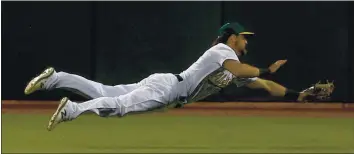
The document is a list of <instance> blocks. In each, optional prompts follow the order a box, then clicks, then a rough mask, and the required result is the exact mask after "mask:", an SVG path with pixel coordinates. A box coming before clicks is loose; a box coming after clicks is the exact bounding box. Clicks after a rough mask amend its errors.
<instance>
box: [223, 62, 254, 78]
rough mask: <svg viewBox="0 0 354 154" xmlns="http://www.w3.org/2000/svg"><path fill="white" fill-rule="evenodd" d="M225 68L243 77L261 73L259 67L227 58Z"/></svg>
mask: <svg viewBox="0 0 354 154" xmlns="http://www.w3.org/2000/svg"><path fill="white" fill-rule="evenodd" d="M224 68H225V69H227V70H228V71H230V72H231V73H232V74H234V75H235V76H237V77H241V78H252V77H258V76H259V75H260V70H259V69H258V68H257V67H254V66H250V65H247V64H242V63H240V62H237V61H233V60H226V61H225V62H224Z"/></svg>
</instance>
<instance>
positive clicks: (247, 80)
mask: <svg viewBox="0 0 354 154" xmlns="http://www.w3.org/2000/svg"><path fill="white" fill-rule="evenodd" d="M257 79H258V78H257V77H253V78H234V79H233V80H232V82H233V83H234V84H236V86H237V87H242V86H244V85H246V84H249V83H251V82H253V81H256V80H257Z"/></svg>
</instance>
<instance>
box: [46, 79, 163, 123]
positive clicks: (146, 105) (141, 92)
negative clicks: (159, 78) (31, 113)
mask: <svg viewBox="0 0 354 154" xmlns="http://www.w3.org/2000/svg"><path fill="white" fill-rule="evenodd" d="M162 97H164V94H161V93H158V92H156V91H155V90H154V89H151V88H149V87H145V86H142V87H140V88H138V89H136V90H134V91H132V92H130V93H128V94H126V95H121V96H118V97H100V98H96V99H93V100H90V101H87V102H83V103H75V102H72V101H70V100H68V99H67V98H64V99H62V101H61V103H60V105H59V107H58V110H57V111H56V112H55V113H54V114H53V116H52V118H51V120H50V122H49V125H48V130H52V129H53V128H54V127H55V125H56V124H58V123H61V122H63V121H71V120H73V119H75V118H77V117H79V115H81V114H82V113H84V112H87V111H90V112H94V113H96V114H97V115H99V116H101V117H108V116H121V117H122V116H124V115H126V114H128V113H135V112H146V111H151V110H154V109H160V108H162V107H165V106H166V105H167V103H166V102H162V101H160V98H162ZM158 100H159V101H158Z"/></svg>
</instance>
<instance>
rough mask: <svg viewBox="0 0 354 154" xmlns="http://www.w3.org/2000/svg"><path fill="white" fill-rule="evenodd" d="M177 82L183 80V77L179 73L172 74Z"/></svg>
mask: <svg viewBox="0 0 354 154" xmlns="http://www.w3.org/2000/svg"><path fill="white" fill-rule="evenodd" d="M174 75H175V76H176V78H177V79H178V81H179V82H181V81H183V78H182V77H181V76H180V75H179V74H174Z"/></svg>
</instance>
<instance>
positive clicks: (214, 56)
mask: <svg viewBox="0 0 354 154" xmlns="http://www.w3.org/2000/svg"><path fill="white" fill-rule="evenodd" d="M251 35H254V33H253V32H248V31H246V30H245V29H244V27H243V26H242V25H240V24H239V23H227V24H225V25H223V26H222V27H221V28H220V29H219V37H218V38H217V39H216V41H215V42H214V45H213V46H212V47H211V48H210V49H208V50H207V51H206V52H205V53H204V54H203V55H202V56H201V57H200V58H199V59H198V60H197V61H196V62H194V63H193V64H192V65H191V66H190V67H189V68H188V69H187V70H185V71H183V72H181V73H180V74H172V73H155V74H152V75H150V76H148V77H147V78H145V79H143V80H141V81H140V82H137V83H133V84H128V85H116V86H108V85H103V84H101V83H97V82H94V81H90V80H88V79H85V78H83V77H81V76H78V75H74V74H69V73H65V72H56V71H55V70H54V69H53V68H48V69H46V70H45V71H44V72H43V73H42V74H40V75H39V76H37V77H35V78H34V79H32V80H31V81H30V82H29V84H28V85H27V87H26V89H25V94H31V93H33V92H34V91H37V90H51V89H54V88H65V89H69V90H71V91H73V92H76V93H79V94H81V95H83V96H87V97H88V98H91V100H89V101H86V102H83V103H77V102H73V101H70V100H69V99H68V98H67V97H64V98H63V99H61V101H60V103H59V106H58V108H57V110H56V111H55V112H54V114H53V116H52V117H51V119H50V121H49V125H48V128H47V129H48V130H49V131H50V130H52V129H53V128H54V127H55V126H56V125H57V124H59V123H61V122H65V121H71V120H73V119H75V118H77V117H78V116H80V115H81V114H82V113H83V112H86V111H91V112H94V113H96V114H97V115H99V116H102V117H108V116H121V117H122V116H124V115H127V114H128V113H136V112H146V111H151V110H155V109H159V108H164V107H167V106H171V105H172V106H176V107H182V106H183V104H186V103H192V102H196V101H199V100H201V99H204V98H206V97H207V96H209V95H211V94H214V93H217V92H219V91H220V90H221V89H222V88H225V87H226V86H228V85H230V84H231V83H235V84H236V85H237V86H239V87H240V86H244V85H246V86H247V87H249V88H253V89H259V88H262V89H265V90H267V91H268V92H269V93H270V94H271V95H273V96H280V97H285V98H289V99H291V100H294V101H303V100H305V99H306V97H308V96H310V94H309V92H308V91H304V92H296V91H294V90H290V89H287V88H285V87H283V86H281V85H279V84H277V83H275V82H272V81H268V80H264V79H261V78H259V77H261V76H263V75H268V74H273V73H275V72H276V71H277V70H278V69H279V68H280V67H281V66H282V65H284V64H285V63H286V62H287V61H286V60H278V61H276V62H275V63H274V64H272V65H270V66H269V67H268V68H257V67H254V66H251V65H248V64H244V63H241V62H240V61H239V58H238V57H239V56H242V55H245V54H246V53H247V50H246V44H247V39H246V38H247V36H251Z"/></svg>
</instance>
